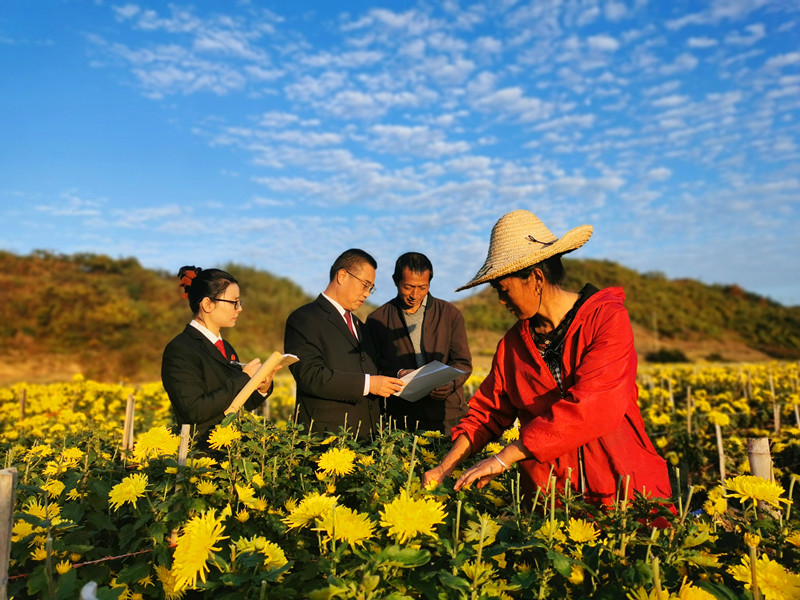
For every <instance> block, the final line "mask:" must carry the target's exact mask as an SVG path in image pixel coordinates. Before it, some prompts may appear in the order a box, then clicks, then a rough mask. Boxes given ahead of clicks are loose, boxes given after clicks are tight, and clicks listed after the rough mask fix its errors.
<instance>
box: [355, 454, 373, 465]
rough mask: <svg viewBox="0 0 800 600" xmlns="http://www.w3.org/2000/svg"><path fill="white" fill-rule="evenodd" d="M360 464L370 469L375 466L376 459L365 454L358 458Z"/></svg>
mask: <svg viewBox="0 0 800 600" xmlns="http://www.w3.org/2000/svg"><path fill="white" fill-rule="evenodd" d="M358 462H360V463H361V464H362V465H364V466H365V467H369V466H370V465H374V464H375V457H374V456H372V454H365V455H362V456H359V457H358Z"/></svg>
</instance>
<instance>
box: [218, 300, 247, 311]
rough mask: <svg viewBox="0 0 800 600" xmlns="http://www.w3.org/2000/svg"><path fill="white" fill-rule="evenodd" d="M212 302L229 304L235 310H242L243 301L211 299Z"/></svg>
mask: <svg viewBox="0 0 800 600" xmlns="http://www.w3.org/2000/svg"><path fill="white" fill-rule="evenodd" d="M211 301H212V302H227V303H228V304H233V308H234V310H239V309H240V308H242V301H241V299H240V300H225V298H211Z"/></svg>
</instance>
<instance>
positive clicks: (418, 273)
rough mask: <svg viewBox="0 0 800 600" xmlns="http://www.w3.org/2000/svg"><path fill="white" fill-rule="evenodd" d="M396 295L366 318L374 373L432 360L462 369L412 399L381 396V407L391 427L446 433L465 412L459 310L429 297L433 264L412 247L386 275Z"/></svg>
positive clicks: (468, 363)
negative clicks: (452, 378) (383, 403)
mask: <svg viewBox="0 0 800 600" xmlns="http://www.w3.org/2000/svg"><path fill="white" fill-rule="evenodd" d="M392 279H393V280H394V283H395V285H396V286H397V296H396V297H395V298H393V299H392V300H390V301H389V302H387V303H386V304H384V305H383V306H381V307H380V308H378V309H377V310H375V311H374V312H373V313H372V314H371V315H370V316H369V317H368V318H367V329H368V330H369V332H370V335H371V336H372V339H373V344H374V348H375V352H376V359H377V360H376V362H377V366H378V372H379V373H381V374H383V375H388V376H391V377H400V376H402V375H404V374H405V373H407V372H409V371H412V370H414V369H416V368H418V367H421V366H422V365H425V364H427V363H429V362H431V361H434V360H438V361H439V362H442V363H444V364H446V365H450V366H451V367H455V368H456V369H459V370H461V371H464V375H460V376H459V377H458V378H457V379H456V380H455V381H452V382H450V383H448V384H446V385H444V386H442V387H438V388H436V389H434V390H432V391H431V393H430V394H429V395H428V396H426V397H424V398H421V399H420V400H417V401H416V402H407V401H405V400H403V399H401V398H398V397H397V396H389V397H388V398H387V402H386V404H387V407H386V408H387V412H388V414H389V416H390V417H391V418H392V419H394V420H395V421H396V422H397V426H398V427H401V428H405V429H409V430H412V431H413V430H421V431H425V430H432V431H441V432H442V433H445V434H449V433H450V429H451V428H452V427H453V426H454V425H455V424H456V423H458V421H459V420H460V419H461V417H463V416H464V415H465V414H466V413H467V401H466V398H464V382H465V381H466V380H467V377H469V374H470V373H471V372H472V357H471V356H470V352H469V345H468V344H467V332H466V328H465V327H464V318H463V317H462V316H461V312H460V311H459V310H458V309H457V308H456V307H455V306H453V305H452V304H451V303H449V302H446V301H444V300H440V299H438V298H434V297H433V296H431V294H430V292H429V288H430V282H431V279H433V265H432V264H431V261H430V260H428V257H427V256H425V255H424V254H420V253H418V252H407V253H405V254H403V255H402V256H400V258H398V259H397V262H396V263H395V269H394V274H393V275H392Z"/></svg>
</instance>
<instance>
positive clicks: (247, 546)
mask: <svg viewBox="0 0 800 600" xmlns="http://www.w3.org/2000/svg"><path fill="white" fill-rule="evenodd" d="M235 544H236V551H237V552H239V553H241V554H245V553H251V554H261V555H263V556H264V567H265V568H267V569H278V568H280V567H282V566H283V565H285V564H286V563H287V562H288V561H287V560H286V555H285V554H284V552H283V550H282V549H281V547H280V546H278V544H275V543H273V542H270V541H269V540H267V538H265V537H263V536H260V535H254V536H253V537H252V538H249V539H248V538H239V539H238V540H236V542H235Z"/></svg>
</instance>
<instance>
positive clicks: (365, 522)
mask: <svg viewBox="0 0 800 600" xmlns="http://www.w3.org/2000/svg"><path fill="white" fill-rule="evenodd" d="M317 523H318V525H319V527H320V529H322V531H324V532H325V533H326V534H327V537H326V540H325V541H328V540H330V539H332V538H333V539H335V540H336V541H339V542H347V543H348V544H350V547H351V548H354V547H355V546H357V545H363V543H364V540H368V539H369V538H371V537H372V535H373V531H374V529H375V524H374V523H373V522H372V521H371V520H370V518H369V515H365V514H363V513H359V512H356V511H354V510H351V509H349V508H347V507H345V506H336V507H334V508H333V510H331V511H330V512H329V513H327V514H325V515H323V516H322V518H321V519H320V520H319V521H318V522H317Z"/></svg>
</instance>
